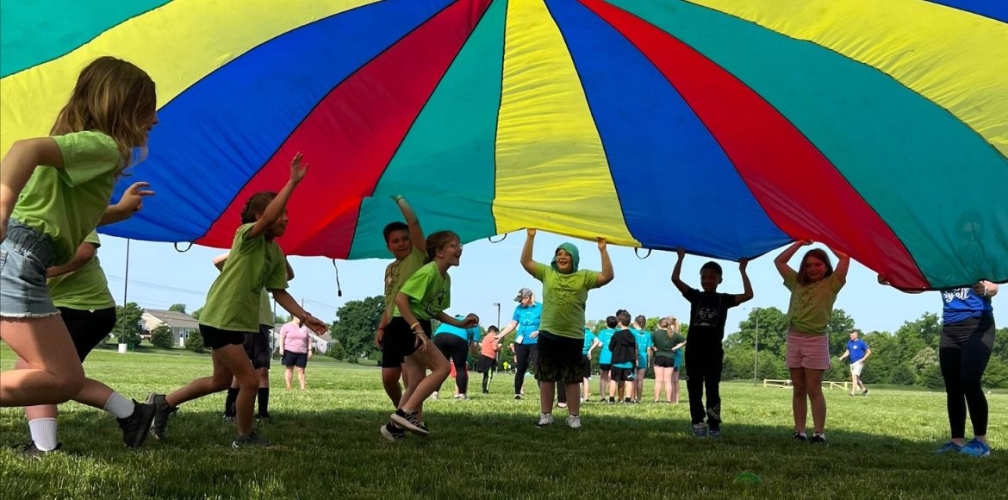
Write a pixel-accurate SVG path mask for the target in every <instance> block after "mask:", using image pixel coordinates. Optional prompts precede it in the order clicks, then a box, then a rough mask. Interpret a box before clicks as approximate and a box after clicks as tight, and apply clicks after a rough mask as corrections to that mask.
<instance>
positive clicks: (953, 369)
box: [938, 316, 994, 439]
mask: <svg viewBox="0 0 1008 500" xmlns="http://www.w3.org/2000/svg"><path fill="white" fill-rule="evenodd" d="M993 348H994V317H993V316H983V317H982V318H979V319H968V320H964V321H960V322H958V323H951V324H948V325H945V326H944V327H943V328H942V333H941V342H940V343H939V344H938V362H939V364H940V366H941V372H942V377H943V378H944V379H945V395H946V398H947V401H946V405H947V407H948V417H949V428H950V430H951V431H952V438H953V439H961V438H963V437H965V436H966V407H967V406H968V407H969V416H970V421H972V422H973V434H974V435H976V436H986V435H987V398H986V397H984V392H983V387H981V386H980V379H981V378H982V377H983V373H984V370H986V369H987V362H988V361H989V360H990V357H991V351H992V350H993Z"/></svg>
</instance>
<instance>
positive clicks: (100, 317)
mask: <svg viewBox="0 0 1008 500" xmlns="http://www.w3.org/2000/svg"><path fill="white" fill-rule="evenodd" d="M146 187H147V183H145V182H137V183H135V184H133V185H132V186H130V188H129V189H127V190H126V192H125V193H124V194H123V197H122V199H121V200H119V203H117V204H116V205H114V206H113V207H110V209H109V210H108V211H107V212H106V213H107V214H108V215H112V213H116V214H119V215H117V216H116V217H115V218H116V219H126V218H128V217H130V216H131V215H133V213H135V212H136V211H138V210H140V208H141V207H142V206H143V201H142V200H143V198H142V197H143V196H150V195H153V194H154V193H153V192H152V191H148V190H145V189H144V188H146ZM100 246H101V243H100V240H99V239H98V233H97V232H95V231H92V232H91V234H89V235H88V236H87V238H85V239H84V243H81V245H80V246H79V247H77V252H76V253H75V254H74V256H73V258H72V259H71V260H70V262H67V263H66V264H64V265H61V266H53V267H50V268H49V269H48V270H47V272H46V277H47V278H48V280H47V281H48V286H49V292H50V294H51V295H52V300H53V304H54V305H55V306H56V307H57V308H58V309H59V311H60V317H61V318H62V319H63V323H64V324H65V325H66V327H67V330H68V331H69V332H70V338H71V340H73V344H74V349H76V351H77V356H78V357H79V358H80V360H81V362H83V361H84V358H86V357H87V355H88V354H89V353H90V352H91V351H92V350H93V349H94V348H95V347H96V346H97V345H98V344H99V343H101V342H104V341H105V339H106V338H107V337H108V335H109V333H110V332H112V328H113V327H115V322H116V310H115V300H114V299H113V298H112V293H111V292H109V289H108V281H107V280H106V278H105V272H104V271H102V268H101V265H100V264H99V262H98V257H97V256H96V253H97V249H98V247H100ZM17 363H18V365H17V366H18V368H27V367H28V365H27V363H25V361H24V360H22V359H18V362H17ZM73 400H74V401H77V402H78V403H83V404H86V405H88V406H91V407H93V408H98V409H99V410H105V411H106V412H108V413H109V414H111V415H112V416H114V417H115V418H116V421H117V422H118V423H119V428H120V429H121V430H122V433H123V442H125V443H126V446H128V447H130V448H139V447H140V446H141V445H142V444H143V442H144V440H145V439H146V438H147V432H148V430H149V429H150V423H151V420H152V419H153V418H154V407H153V406H151V405H147V404H143V403H137V402H136V401H131V400H129V399H126V398H125V397H123V396H122V394H119V393H118V392H116V391H114V390H112V389H111V388H110V387H108V386H107V385H105V384H103V383H101V382H99V381H97V380H94V379H90V378H88V379H85V381H84V388H83V389H81V391H80V392H79V393H78V394H77V395H76V396H74V397H73ZM57 415H58V411H57V407H56V405H39V406H29V407H27V408H25V418H26V419H27V420H28V430H29V432H30V434H31V442H30V443H28V444H25V445H20V446H18V448H20V450H21V452H22V453H23V454H24V455H25V456H26V457H32V458H34V457H39V456H41V455H44V454H45V453H48V452H50V451H55V450H58V449H59V448H60V447H61V444H60V443H59V440H58V434H57V420H56V417H57Z"/></svg>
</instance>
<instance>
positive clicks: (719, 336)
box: [672, 249, 753, 438]
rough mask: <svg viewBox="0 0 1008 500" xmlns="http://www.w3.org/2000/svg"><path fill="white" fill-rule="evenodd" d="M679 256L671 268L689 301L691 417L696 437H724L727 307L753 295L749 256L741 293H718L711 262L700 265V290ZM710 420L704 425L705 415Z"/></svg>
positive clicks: (718, 269) (743, 264) (718, 270)
mask: <svg viewBox="0 0 1008 500" xmlns="http://www.w3.org/2000/svg"><path fill="white" fill-rule="evenodd" d="M678 255H679V258H678V260H676V264H675V268H674V269H673V270H672V283H673V284H675V287H676V288H678V289H679V291H680V292H681V293H682V294H683V297H685V298H686V300H688V301H689V303H690V323H689V335H687V336H686V372H687V373H688V374H689V380H687V381H686V392H687V393H688V394H689V405H690V419H691V420H692V423H693V435H694V436H696V437H700V438H702V437H712V438H719V437H721V391H720V390H721V387H720V386H721V367H722V365H723V363H724V348H723V347H722V346H721V341H722V340H724V334H725V323H726V322H727V321H728V310H729V309H731V308H733V307H735V306H737V305H739V304H741V303H743V302H745V301H747V300H749V299H752V298H753V290H752V284H751V283H749V275H747V274H746V265H747V264H748V263H749V260H748V259H742V260H740V261H739V273H740V274H741V275H742V290H743V291H742V293H741V294H738V295H732V294H730V293H718V291H717V287H718V285H720V284H721V276H722V271H721V266H720V265H718V263H717V262H714V261H710V262H707V263H706V264H704V265H703V266H702V267H701V268H700V288H702V289H703V290H702V291H701V290H697V289H695V288H691V287H690V286H689V285H687V284H686V283H684V282H683V281H682V280H681V279H680V278H679V277H680V275H681V274H682V263H683V258H684V257H685V256H686V251H685V250H682V249H679V251H678ZM705 388H706V390H707V405H706V408H705V407H704V402H703V394H704V389H705ZM705 415H706V417H707V423H706V424H704V416H705Z"/></svg>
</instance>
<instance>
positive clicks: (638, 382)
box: [630, 315, 654, 403]
mask: <svg viewBox="0 0 1008 500" xmlns="http://www.w3.org/2000/svg"><path fill="white" fill-rule="evenodd" d="M646 325H647V318H646V317H644V316H643V315H638V316H637V317H636V318H634V324H633V326H631V327H630V331H631V332H632V333H633V334H634V338H635V339H636V340H637V374H636V376H635V377H634V390H633V398H634V401H636V402H638V403H640V402H641V393H643V392H644V377H645V375H646V374H647V369H648V366H649V365H650V364H651V363H650V354H651V348H652V347H654V343H653V342H652V340H651V332H649V331H647V330H646V329H645V328H646Z"/></svg>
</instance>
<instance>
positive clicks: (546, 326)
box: [521, 228, 613, 429]
mask: <svg viewBox="0 0 1008 500" xmlns="http://www.w3.org/2000/svg"><path fill="white" fill-rule="evenodd" d="M527 232H528V236H527V237H526V239H525V247H524V248H523V249H522V254H521V265H522V267H523V268H525V271H526V272H528V273H529V274H531V275H532V277H534V278H535V279H537V280H539V281H541V282H542V284H543V308H542V318H541V321H540V324H539V359H538V366H537V367H536V370H535V375H536V380H538V381H539V382H540V386H539V408H540V410H541V411H540V413H539V423H538V424H537V425H538V426H539V427H545V426H547V425H550V424H552V423H553V394H554V392H555V391H556V384H557V382H559V383H562V384H564V385H565V386H566V396H567V398H568V399H567V403H568V404H569V406H568V410H567V413H568V417H567V425H568V426H569V427H571V428H572V429H580V428H581V416H580V409H581V381H582V379H583V378H584V377H583V376H582V375H583V374H584V368H583V366H582V364H581V351H582V348H583V345H584V324H585V304H586V303H587V302H588V290H590V289H592V288H599V287H602V286H605V285H607V284H609V282H611V281H612V280H613V267H612V262H610V261H609V252H608V251H606V241H605V239H604V238H599V240H598V249H599V254H600V256H601V257H602V272H595V271H587V270H583V269H582V270H578V263H579V261H580V259H579V257H578V249H577V247H576V246H574V245H573V244H572V243H562V244H561V245H560V246H558V247H557V249H556V250H555V251H554V252H553V262H551V263H550V265H549V266H546V265H544V264H540V263H538V262H536V261H534V260H532V247H533V245H534V243H535V235H536V230H535V229H532V228H529V229H528V231H527Z"/></svg>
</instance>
